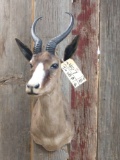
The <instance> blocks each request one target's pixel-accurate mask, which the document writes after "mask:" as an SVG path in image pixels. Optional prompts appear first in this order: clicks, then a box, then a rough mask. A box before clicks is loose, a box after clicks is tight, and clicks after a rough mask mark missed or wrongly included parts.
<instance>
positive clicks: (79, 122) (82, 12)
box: [71, 0, 99, 160]
mask: <svg viewBox="0 0 120 160" xmlns="http://www.w3.org/2000/svg"><path fill="white" fill-rule="evenodd" d="M72 10H73V14H74V17H75V20H76V21H75V23H76V25H75V28H74V30H73V32H72V33H73V36H74V35H78V34H79V35H80V40H79V43H78V50H77V51H76V55H75V57H74V59H75V62H76V63H77V65H78V66H79V68H80V69H81V70H82V72H83V74H84V75H85V77H86V79H87V82H85V83H84V84H82V85H81V86H80V87H78V88H77V89H73V88H72V97H71V99H72V109H73V115H74V118H75V131H76V134H75V137H74V139H73V141H72V146H71V160H96V153H97V90H98V87H97V81H98V80H97V48H98V31H99V27H98V20H99V14H98V1H96V0H75V1H73V3H72Z"/></svg>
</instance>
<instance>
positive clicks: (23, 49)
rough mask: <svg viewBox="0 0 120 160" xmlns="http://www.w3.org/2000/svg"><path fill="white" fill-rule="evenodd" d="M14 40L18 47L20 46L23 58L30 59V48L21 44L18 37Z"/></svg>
mask: <svg viewBox="0 0 120 160" xmlns="http://www.w3.org/2000/svg"><path fill="white" fill-rule="evenodd" d="M15 40H16V42H17V44H18V47H19V48H20V51H21V52H22V53H23V55H24V56H25V58H26V59H27V60H29V61H30V60H31V58H32V52H31V50H30V49H29V48H28V47H27V46H26V45H25V44H23V43H22V42H21V41H20V40H19V39H17V38H15Z"/></svg>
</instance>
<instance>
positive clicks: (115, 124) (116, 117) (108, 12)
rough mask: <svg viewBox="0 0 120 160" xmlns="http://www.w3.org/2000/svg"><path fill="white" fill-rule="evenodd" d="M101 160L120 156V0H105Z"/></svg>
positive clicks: (102, 4) (99, 155)
mask: <svg viewBox="0 0 120 160" xmlns="http://www.w3.org/2000/svg"><path fill="white" fill-rule="evenodd" d="M100 11H101V12H100V50H101V56H100V76H99V79H100V80H99V81H100V84H99V110H98V113H99V114H98V160H119V159H120V125H119V124H120V32H119V28H120V1H119V0H114V1H112V0H110V1H109V0H106V1H104V0H101V5H100Z"/></svg>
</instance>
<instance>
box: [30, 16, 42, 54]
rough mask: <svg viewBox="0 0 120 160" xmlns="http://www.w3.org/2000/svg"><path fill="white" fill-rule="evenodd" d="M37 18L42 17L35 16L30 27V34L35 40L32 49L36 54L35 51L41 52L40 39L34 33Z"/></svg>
mask: <svg viewBox="0 0 120 160" xmlns="http://www.w3.org/2000/svg"><path fill="white" fill-rule="evenodd" d="M39 19H42V17H39V18H37V19H36V20H35V21H34V22H33V24H32V27H31V35H32V38H33V40H34V42H35V45H34V49H33V53H34V54H37V53H39V52H41V49H42V40H41V39H40V38H39V37H37V36H36V33H35V27H36V23H37V21H38V20H39Z"/></svg>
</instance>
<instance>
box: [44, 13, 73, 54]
mask: <svg viewBox="0 0 120 160" xmlns="http://www.w3.org/2000/svg"><path fill="white" fill-rule="evenodd" d="M65 13H66V14H68V15H70V16H71V21H70V24H69V27H68V28H67V29H66V31H65V32H64V33H62V34H60V35H58V36H57V37H55V38H53V39H51V40H50V41H49V42H48V44H47V46H46V51H48V52H49V53H51V54H54V53H55V48H56V46H57V44H58V43H60V42H61V41H62V40H63V39H64V38H66V37H67V35H68V34H69V33H70V32H71V30H72V28H73V25H74V17H73V15H72V14H71V13H68V12H65Z"/></svg>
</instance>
